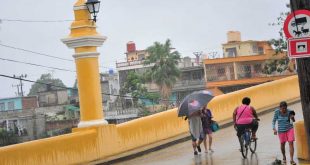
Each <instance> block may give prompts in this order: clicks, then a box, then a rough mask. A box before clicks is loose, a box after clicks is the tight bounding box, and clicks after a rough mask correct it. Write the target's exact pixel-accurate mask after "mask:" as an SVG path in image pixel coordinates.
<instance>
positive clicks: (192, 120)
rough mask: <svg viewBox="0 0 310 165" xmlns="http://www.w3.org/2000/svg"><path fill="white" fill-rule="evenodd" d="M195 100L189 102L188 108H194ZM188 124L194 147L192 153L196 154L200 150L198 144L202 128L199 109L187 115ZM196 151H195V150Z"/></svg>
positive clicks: (201, 136) (200, 140) (201, 139)
mask: <svg viewBox="0 0 310 165" xmlns="http://www.w3.org/2000/svg"><path fill="white" fill-rule="evenodd" d="M197 104H198V103H197V101H195V100H194V101H192V102H191V103H189V104H188V105H189V109H191V108H195V107H196V106H197ZM188 124H189V131H190V134H191V138H192V146H193V149H194V155H197V154H198V152H201V148H200V144H201V143H202V142H203V139H204V136H203V129H202V123H201V110H197V111H195V112H193V113H191V114H189V116H188ZM196 149H197V150H198V152H197V150H196Z"/></svg>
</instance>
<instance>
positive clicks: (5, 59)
mask: <svg viewBox="0 0 310 165" xmlns="http://www.w3.org/2000/svg"><path fill="white" fill-rule="evenodd" d="M0 60H3V61H10V62H15V63H21V64H27V65H32V66H37V67H42V68H49V69H55V70H61V71H67V72H76V71H74V70H69V69H62V68H56V67H50V66H43V65H40V64H33V63H29V62H22V61H17V60H12V59H7V58H0Z"/></svg>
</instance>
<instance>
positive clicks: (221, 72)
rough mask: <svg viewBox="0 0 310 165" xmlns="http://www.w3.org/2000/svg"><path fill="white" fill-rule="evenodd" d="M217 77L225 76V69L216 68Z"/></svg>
mask: <svg viewBox="0 0 310 165" xmlns="http://www.w3.org/2000/svg"><path fill="white" fill-rule="evenodd" d="M217 75H218V76H225V68H218V69H217Z"/></svg>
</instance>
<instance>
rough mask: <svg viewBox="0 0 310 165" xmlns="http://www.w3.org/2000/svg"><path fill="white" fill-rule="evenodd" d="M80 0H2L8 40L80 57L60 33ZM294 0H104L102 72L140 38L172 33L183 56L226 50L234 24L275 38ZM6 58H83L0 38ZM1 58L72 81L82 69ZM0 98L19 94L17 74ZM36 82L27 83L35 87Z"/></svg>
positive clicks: (245, 35)
mask: <svg viewBox="0 0 310 165" xmlns="http://www.w3.org/2000/svg"><path fill="white" fill-rule="evenodd" d="M75 1H76V0H56V1H52V0H15V1H8V0H7V1H3V2H2V3H1V5H0V19H3V21H2V23H0V44H3V45H8V46H13V47H17V48H22V49H26V50H30V51H34V52H38V53H42V54H46V55H51V56H57V57H59V58H65V59H73V57H72V54H73V50H71V49H68V48H67V47H66V46H65V45H64V44H63V43H62V42H61V41H60V39H62V38H65V37H66V36H68V34H69V32H70V31H69V27H70V23H71V22H70V21H61V20H73V10H72V9H73V4H74V3H75ZM286 3H288V0H102V1H101V10H100V13H99V15H98V21H97V26H98V29H97V31H98V32H99V33H100V34H102V35H104V36H107V37H108V39H107V41H106V42H105V43H104V44H103V46H102V47H100V48H99V51H100V57H99V62H100V65H101V66H102V68H100V71H101V72H106V71H108V69H109V68H115V63H116V61H118V62H122V61H125V54H124V52H126V43H127V42H128V41H134V42H135V43H136V47H137V49H145V48H147V47H148V46H150V45H152V44H153V42H155V41H159V42H164V41H165V40H166V39H167V38H169V39H171V41H172V46H173V47H174V48H176V50H178V51H179V52H180V53H181V55H182V56H183V57H184V56H191V57H194V56H193V52H195V51H203V52H204V53H208V52H212V51H220V50H221V44H222V43H225V42H226V33H227V31H230V30H236V31H240V32H241V38H242V40H269V39H271V38H277V37H278V30H279V28H280V27H271V26H269V25H268V24H269V23H272V22H275V21H276V18H277V17H278V16H279V13H280V12H283V11H286V10H287V9H286V7H285V4H286ZM5 19H10V20H25V21H27V20H43V21H58V20H59V21H60V22H18V21H6V20H5ZM0 58H1V59H10V60H18V61H20V62H27V63H33V64H39V65H43V66H48V67H55V68H60V69H67V70H75V64H74V63H73V62H71V61H65V60H60V59H55V58H49V57H46V56H40V55H36V54H32V53H30V52H25V51H20V50H17V49H12V48H7V47H4V46H1V45H0ZM1 59H0V66H1V67H0V74H4V75H8V76H12V75H14V74H15V75H21V74H27V75H28V77H27V78H26V79H29V80H34V81H35V80H37V79H38V78H39V77H40V75H41V74H44V73H52V74H53V76H54V78H60V79H61V80H62V81H63V82H64V83H65V85H67V86H68V87H72V86H73V84H74V80H75V77H76V76H75V73H74V72H69V71H61V70H57V69H48V68H43V67H38V66H32V65H26V64H21V63H15V62H10V61H4V60H1ZM0 84H1V85H0V98H3V97H14V96H16V92H17V89H16V87H12V85H16V84H18V81H17V80H13V79H9V78H5V77H0ZM31 85H32V83H28V82H24V90H25V93H26V94H28V92H29V89H30V86H31Z"/></svg>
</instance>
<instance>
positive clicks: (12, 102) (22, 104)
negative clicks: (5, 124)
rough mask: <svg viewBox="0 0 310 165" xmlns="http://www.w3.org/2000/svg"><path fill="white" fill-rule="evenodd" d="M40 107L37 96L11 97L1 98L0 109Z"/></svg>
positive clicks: (12, 109) (11, 109)
mask: <svg viewBox="0 0 310 165" xmlns="http://www.w3.org/2000/svg"><path fill="white" fill-rule="evenodd" d="M37 107H38V98H37V96H29V97H11V98H2V99H0V111H14V110H20V111H21V110H23V109H34V108H37Z"/></svg>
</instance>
